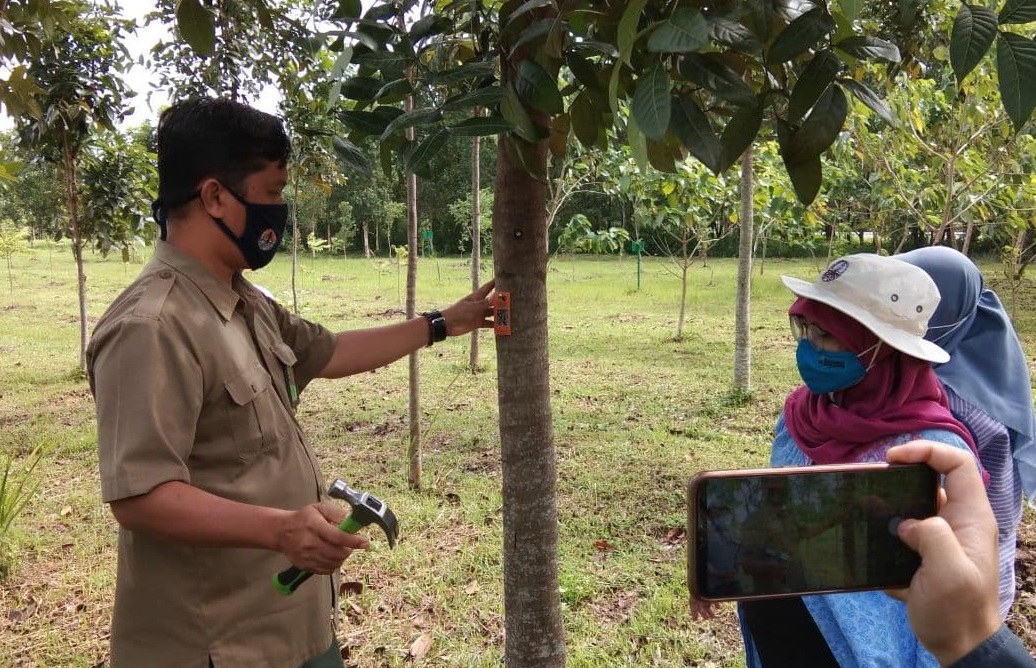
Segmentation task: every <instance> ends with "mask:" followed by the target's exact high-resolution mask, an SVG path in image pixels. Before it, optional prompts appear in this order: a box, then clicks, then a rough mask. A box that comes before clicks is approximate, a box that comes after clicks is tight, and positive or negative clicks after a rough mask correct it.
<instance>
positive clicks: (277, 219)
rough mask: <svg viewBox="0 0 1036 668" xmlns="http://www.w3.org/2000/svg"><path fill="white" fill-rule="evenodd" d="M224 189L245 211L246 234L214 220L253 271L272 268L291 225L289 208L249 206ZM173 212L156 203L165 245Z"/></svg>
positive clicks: (154, 212)
mask: <svg viewBox="0 0 1036 668" xmlns="http://www.w3.org/2000/svg"><path fill="white" fill-rule="evenodd" d="M223 187H224V188H226V190H227V192H229V193H230V194H231V195H233V196H234V198H235V199H236V200H237V201H238V202H241V204H243V205H244V207H245V229H244V232H242V233H241V236H240V237H236V236H234V232H233V231H232V230H231V229H230V228H229V227H227V224H226V223H224V222H223V219H222V218H215V217H214V218H213V220H214V221H216V225H218V226H219V229H220V230H222V231H223V234H225V235H227V237H229V238H230V240H231V241H232V242H234V245H235V246H237V248H238V250H240V251H241V255H243V256H244V258H245V262H247V263H248V267H249V268H250V269H252V270H255V269H262V268H263V267H265V266H266V265H268V264H270V261H271V260H272V259H273V258H274V256H275V255H276V254H277V249H279V248H280V247H281V240H282V239H283V237H284V228H285V226H286V225H287V224H288V205H287V204H255V203H253V202H249V201H248V200H246V199H245V198H244V197H242V196H241V195H239V194H237V193H236V192H234V191H233V190H231V189H230V188H227V187H226V186H223ZM199 195H201V191H200V190H195V191H194V192H193V193H191V195H190V196H189V197H187V198H185V199H183V200H181V201H180V202H177V203H176V205H175V206H181V205H183V204H186V203H187V202H190V201H191V200H192V199H194V198H195V197H198V196H199ZM169 208H170V207H169V206H168V205H167V204H166V203H165V202H163V201H161V200H155V201H154V203H153V204H152V205H151V214H152V215H153V216H154V217H155V222H157V223H158V226H159V228H161V230H162V235H161V239H162V240H163V241H164V240H165V238H166V222H167V220H168V218H169V215H168V210H169Z"/></svg>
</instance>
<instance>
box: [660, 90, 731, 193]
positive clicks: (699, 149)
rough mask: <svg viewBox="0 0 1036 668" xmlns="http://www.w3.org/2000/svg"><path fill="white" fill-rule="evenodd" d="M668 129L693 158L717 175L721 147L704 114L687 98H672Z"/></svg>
mask: <svg viewBox="0 0 1036 668" xmlns="http://www.w3.org/2000/svg"><path fill="white" fill-rule="evenodd" d="M670 127H672V129H673V134H675V135H676V137H677V139H679V140H680V143H682V144H683V145H684V146H686V147H687V150H688V151H690V152H691V155H693V156H694V157H695V158H697V159H698V160H700V161H701V163H702V164H703V165H705V166H706V167H708V168H709V169H710V170H712V172H713V173H714V174H718V173H719V168H720V164H721V162H722V158H723V145H722V144H720V142H719V136H718V135H717V134H716V131H715V130H713V129H712V124H711V123H709V119H708V117H707V116H706V115H705V112H703V111H702V110H701V108H700V107H699V106H698V103H697V102H695V101H694V99H693V98H691V97H689V96H684V97H674V98H673V112H672V120H671V121H670Z"/></svg>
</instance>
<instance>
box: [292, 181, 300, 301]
mask: <svg viewBox="0 0 1036 668" xmlns="http://www.w3.org/2000/svg"><path fill="white" fill-rule="evenodd" d="M298 214H299V180H298V178H294V179H292V195H291V303H292V306H293V308H294V309H295V315H298V314H299V291H298V284H297V277H298V269H299V215H298Z"/></svg>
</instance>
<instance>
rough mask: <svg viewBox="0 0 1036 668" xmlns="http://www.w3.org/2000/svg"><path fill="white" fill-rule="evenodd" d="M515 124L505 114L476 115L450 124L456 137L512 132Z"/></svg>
mask: <svg viewBox="0 0 1036 668" xmlns="http://www.w3.org/2000/svg"><path fill="white" fill-rule="evenodd" d="M513 129H514V126H513V125H511V124H510V123H508V122H507V119H506V118H504V117H503V116H476V117H473V118H466V119H464V120H463V121H461V122H460V123H457V124H456V125H451V126H450V134H452V135H454V136H456V137H485V136H488V135H499V134H503V133H505V132H510V131H511V130H513Z"/></svg>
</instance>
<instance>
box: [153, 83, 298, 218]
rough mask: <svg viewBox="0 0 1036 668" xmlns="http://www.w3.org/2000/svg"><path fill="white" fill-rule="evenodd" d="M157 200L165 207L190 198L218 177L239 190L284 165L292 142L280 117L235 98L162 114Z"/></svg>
mask: <svg viewBox="0 0 1036 668" xmlns="http://www.w3.org/2000/svg"><path fill="white" fill-rule="evenodd" d="M156 144H157V145H158V199H159V200H160V202H161V204H162V207H163V208H164V209H166V210H172V209H176V208H178V207H180V206H182V205H183V204H186V203H187V202H189V201H190V200H191V199H192V198H193V197H194V196H195V195H196V191H197V188H198V184H199V183H200V182H201V181H202V180H203V179H206V178H215V179H218V180H219V181H220V182H222V183H223V184H224V185H226V186H227V187H228V188H234V189H235V190H238V191H240V190H241V188H242V187H243V185H244V180H245V178H247V177H248V176H249V175H251V174H254V173H256V172H259V171H262V170H263V169H265V168H266V167H267V165H269V164H270V163H271V162H278V163H279V164H280V165H282V166H283V165H286V164H287V162H288V157H289V155H290V154H291V141H290V140H289V139H288V135H287V134H286V133H285V132H284V125H283V124H282V123H281V121H280V119H279V118H277V117H276V116H272V115H270V114H267V113H265V112H262V111H259V110H258V109H253V108H252V107H249V106H248V105H246V104H242V103H241V102H235V101H234V100H224V99H212V98H195V99H192V100H187V101H185V102H179V103H177V104H174V105H173V106H171V107H169V108H168V109H166V110H165V111H164V112H162V116H161V117H160V118H159V121H158V129H157V131H156Z"/></svg>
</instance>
